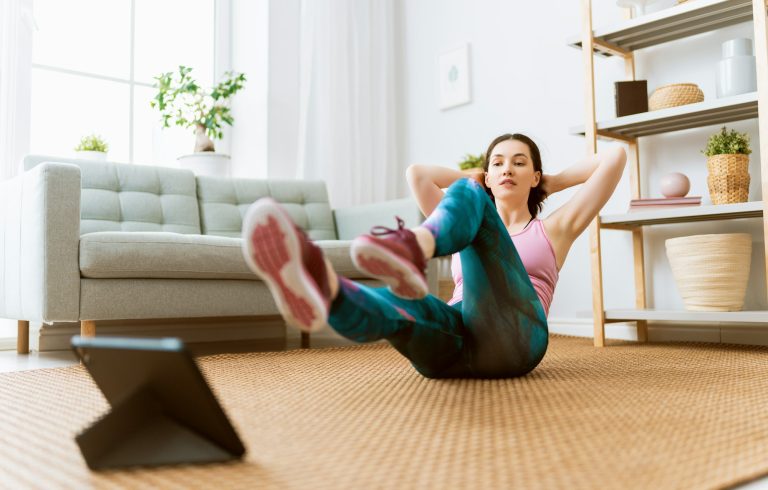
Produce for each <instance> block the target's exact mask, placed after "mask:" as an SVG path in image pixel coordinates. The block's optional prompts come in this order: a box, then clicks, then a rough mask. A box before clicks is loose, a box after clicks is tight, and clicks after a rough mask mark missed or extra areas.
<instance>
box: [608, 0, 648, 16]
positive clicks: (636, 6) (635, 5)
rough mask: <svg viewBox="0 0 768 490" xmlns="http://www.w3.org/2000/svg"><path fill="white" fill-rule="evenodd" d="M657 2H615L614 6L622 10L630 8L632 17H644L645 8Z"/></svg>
mask: <svg viewBox="0 0 768 490" xmlns="http://www.w3.org/2000/svg"><path fill="white" fill-rule="evenodd" d="M657 1H658V0H616V5H618V6H619V7H624V8H632V10H633V17H639V16H641V15H645V6H646V5H650V4H652V3H656V2H657Z"/></svg>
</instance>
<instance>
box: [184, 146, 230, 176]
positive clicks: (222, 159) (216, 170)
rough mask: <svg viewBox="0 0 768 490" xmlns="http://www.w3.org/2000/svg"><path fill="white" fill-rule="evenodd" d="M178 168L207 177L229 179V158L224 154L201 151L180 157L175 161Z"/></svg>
mask: <svg viewBox="0 0 768 490" xmlns="http://www.w3.org/2000/svg"><path fill="white" fill-rule="evenodd" d="M176 161H177V162H179V167H180V168H186V169H189V170H191V171H193V172H194V173H195V175H202V176H208V177H229V176H230V157H229V155H225V154H224V153H215V152H210V151H202V152H198V153H191V154H189V155H182V156H180V157H179V158H177V159H176Z"/></svg>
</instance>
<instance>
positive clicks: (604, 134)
mask: <svg viewBox="0 0 768 490" xmlns="http://www.w3.org/2000/svg"><path fill="white" fill-rule="evenodd" d="M597 135H598V136H599V137H601V138H606V139H610V140H618V141H623V142H624V143H635V142H637V138H635V137H634V136H624V135H623V134H619V133H614V132H613V131H606V130H604V129H598V130H597Z"/></svg>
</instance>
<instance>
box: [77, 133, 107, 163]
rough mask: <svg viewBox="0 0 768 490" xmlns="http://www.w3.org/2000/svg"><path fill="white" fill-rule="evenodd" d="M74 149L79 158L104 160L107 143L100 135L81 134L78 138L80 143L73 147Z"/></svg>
mask: <svg viewBox="0 0 768 490" xmlns="http://www.w3.org/2000/svg"><path fill="white" fill-rule="evenodd" d="M75 151H76V152H77V155H78V156H79V157H81V158H85V159H87V160H96V161H99V162H105V161H106V160H107V152H108V151H109V145H108V144H107V142H106V141H104V140H103V139H102V138H101V136H99V135H96V134H91V135H89V136H83V137H82V138H81V139H80V144H79V145H77V146H76V147H75Z"/></svg>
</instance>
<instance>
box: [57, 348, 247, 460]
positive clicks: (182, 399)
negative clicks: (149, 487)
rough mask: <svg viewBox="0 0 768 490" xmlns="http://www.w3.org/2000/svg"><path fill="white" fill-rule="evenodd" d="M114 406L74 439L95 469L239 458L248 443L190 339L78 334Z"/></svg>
mask: <svg viewBox="0 0 768 490" xmlns="http://www.w3.org/2000/svg"><path fill="white" fill-rule="evenodd" d="M72 349H73V350H74V351H75V353H76V354H77V356H78V357H79V358H80V360H81V362H82V364H83V365H84V366H85V368H86V369H87V370H88V373H90V375H91V377H92V378H93V380H94V381H95V382H96V385H97V386H98V387H99V389H100V390H101V392H102V393H103V394H104V397H105V398H106V399H107V401H108V402H109V404H110V405H111V407H112V409H111V411H110V412H109V413H107V414H106V415H104V416H103V417H102V418H100V419H99V420H98V421H96V422H95V423H94V424H93V425H92V426H91V427H89V428H87V429H86V430H84V431H83V432H82V433H81V434H79V435H78V436H77V438H76V441H77V443H78V446H80V450H81V452H82V453H83V456H84V458H85V460H86V463H87V464H88V466H89V467H90V468H91V469H102V468H116V467H125V466H135V465H142V466H157V465H166V464H183V463H210V462H221V461H228V460H232V459H238V458H240V457H242V455H243V454H245V447H244V446H243V444H242V442H241V441H240V438H239V437H238V435H237V432H236V431H235V429H234V427H232V424H231V423H230V421H229V419H228V418H227V416H226V414H225V413H224V410H223V409H222V408H221V406H220V405H219V403H218V401H217V399H216V397H215V395H214V394H213V392H212V391H211V389H210V388H209V386H208V384H207V383H206V381H205V378H204V377H203V375H202V373H201V372H200V370H199V369H198V366H197V364H196V363H195V360H194V359H193V358H192V356H191V354H190V353H189V351H188V350H187V349H186V348H185V347H184V343H183V342H182V341H181V340H179V339H175V338H163V339H138V338H119V337H80V336H75V337H73V338H72Z"/></svg>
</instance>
